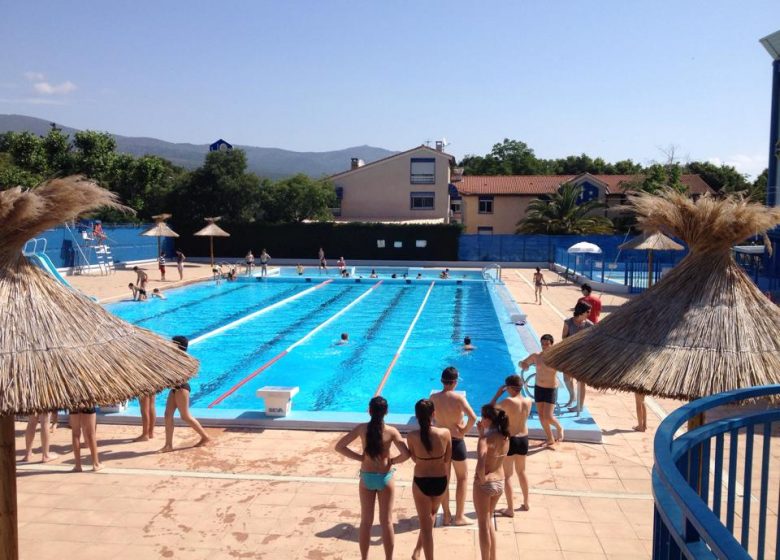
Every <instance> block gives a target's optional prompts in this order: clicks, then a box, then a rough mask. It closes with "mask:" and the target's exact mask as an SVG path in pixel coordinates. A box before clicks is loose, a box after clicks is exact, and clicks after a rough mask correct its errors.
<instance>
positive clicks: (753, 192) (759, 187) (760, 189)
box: [748, 169, 769, 204]
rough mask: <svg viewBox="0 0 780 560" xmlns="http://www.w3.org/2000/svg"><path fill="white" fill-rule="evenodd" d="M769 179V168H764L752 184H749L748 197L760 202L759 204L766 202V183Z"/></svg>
mask: <svg viewBox="0 0 780 560" xmlns="http://www.w3.org/2000/svg"><path fill="white" fill-rule="evenodd" d="M768 181H769V169H764V171H762V172H761V175H759V176H758V177H756V180H755V181H753V184H752V185H750V189H749V191H748V197H749V198H750V200H752V201H753V202H760V203H761V204H766V185H767V182H768Z"/></svg>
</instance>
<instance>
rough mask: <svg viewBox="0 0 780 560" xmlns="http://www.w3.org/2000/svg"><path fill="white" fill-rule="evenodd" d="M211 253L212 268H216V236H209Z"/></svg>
mask: <svg viewBox="0 0 780 560" xmlns="http://www.w3.org/2000/svg"><path fill="white" fill-rule="evenodd" d="M209 253H210V254H211V268H214V236H213V235H209Z"/></svg>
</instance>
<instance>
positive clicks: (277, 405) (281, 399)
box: [255, 386, 300, 416]
mask: <svg viewBox="0 0 780 560" xmlns="http://www.w3.org/2000/svg"><path fill="white" fill-rule="evenodd" d="M299 391H300V387H272V386H265V387H260V388H259V389H258V390H257V392H256V393H255V394H256V395H257V396H258V397H260V398H261V399H263V400H264V401H265V414H266V416H287V415H288V414H290V411H291V410H292V399H293V397H294V396H295V395H297V394H298V392H299Z"/></svg>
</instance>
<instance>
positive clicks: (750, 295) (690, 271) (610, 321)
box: [544, 189, 780, 400]
mask: <svg viewBox="0 0 780 560" xmlns="http://www.w3.org/2000/svg"><path fill="white" fill-rule="evenodd" d="M630 203H631V204H632V206H633V207H634V210H635V212H636V214H637V216H638V220H639V224H640V227H641V228H642V229H643V230H645V231H649V232H653V231H658V230H660V229H663V230H665V231H668V232H670V233H671V234H672V235H674V236H675V237H678V238H680V239H682V240H683V241H684V242H685V243H686V244H687V245H688V247H690V250H691V252H690V253H689V254H688V255H687V256H686V257H685V258H684V259H683V260H682V261H680V263H679V264H678V265H677V266H676V267H675V268H674V269H672V270H671V271H670V272H669V273H668V274H666V275H665V276H664V277H663V278H662V279H661V280H660V281H659V282H658V284H656V285H655V286H653V287H652V288H650V289H648V290H647V291H645V292H644V293H642V294H640V295H639V296H637V297H636V298H634V299H632V300H630V301H629V302H627V303H625V304H624V305H623V306H621V307H620V308H619V309H617V310H616V311H615V312H613V313H612V314H610V315H609V316H608V317H606V318H605V319H603V320H602V321H601V322H599V324H598V325H597V326H596V327H595V328H592V329H586V330H584V331H582V332H580V333H577V334H576V335H574V336H572V337H569V338H567V339H566V340H564V341H563V342H561V343H560V344H556V345H555V346H554V347H553V348H551V349H550V350H548V351H546V352H545V354H544V359H545V362H547V363H549V364H550V365H552V366H554V367H556V368H558V369H559V370H562V371H564V372H566V373H569V374H571V375H573V376H574V377H575V378H577V379H579V380H581V381H584V382H585V383H587V384H588V385H592V386H594V387H596V388H600V389H618V390H622V391H631V392H637V393H642V394H648V395H654V396H660V397H668V398H675V399H684V400H693V399H697V398H700V397H703V396H706V395H711V394H714V393H719V392H722V391H729V390H732V389H737V388H741V387H752V386H756V385H764V384H769V383H778V382H780V339H779V338H778V337H777V333H778V332H780V308H778V307H777V306H776V305H773V304H772V303H771V302H770V301H769V300H768V299H767V298H766V297H765V296H764V295H763V294H762V293H761V291H760V290H759V289H758V288H757V287H756V286H755V285H754V284H753V282H751V280H750V279H749V278H748V277H747V275H746V274H745V272H744V271H743V270H742V268H741V267H740V266H739V265H737V264H736V263H735V262H734V259H733V258H732V255H731V246H732V245H734V244H735V243H737V242H739V241H741V240H743V239H746V238H748V237H751V236H753V235H755V233H756V232H766V231H767V230H769V229H771V228H772V227H774V226H775V225H776V224H778V223H780V208H767V207H765V206H763V205H760V204H752V203H749V202H747V201H745V200H743V199H740V198H726V199H715V198H713V197H709V196H704V197H701V198H700V199H698V200H696V201H694V200H691V199H689V198H688V197H687V196H685V195H684V194H681V193H677V192H674V191H672V190H668V189H667V190H664V191H662V193H661V195H660V196H654V195H650V194H647V193H641V194H638V195H632V196H630Z"/></svg>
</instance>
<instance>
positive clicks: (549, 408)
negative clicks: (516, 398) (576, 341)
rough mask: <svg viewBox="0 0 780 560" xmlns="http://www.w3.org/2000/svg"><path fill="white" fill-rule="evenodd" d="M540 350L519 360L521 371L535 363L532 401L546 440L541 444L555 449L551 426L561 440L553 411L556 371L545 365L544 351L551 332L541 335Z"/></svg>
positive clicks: (556, 382)
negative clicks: (534, 403)
mask: <svg viewBox="0 0 780 560" xmlns="http://www.w3.org/2000/svg"><path fill="white" fill-rule="evenodd" d="M541 342H542V351H541V352H537V353H535V354H531V355H530V356H528V357H527V358H526V359H525V360H523V361H522V362H520V367H521V368H522V369H523V371H526V370H527V369H528V366H529V365H531V364H536V386H535V387H534V402H536V409H537V410H538V411H539V421H540V422H541V423H542V428H543V429H544V433H545V436H546V437H547V440H546V441H545V442H544V443H542V444H541V445H542V446H545V445H546V446H548V447H549V448H550V449H555V441H556V440H555V438H554V437H553V433H552V427H551V425H553V426H555V429H556V430H557V431H558V441H563V428H562V427H561V425H560V424H559V423H558V420H557V419H556V418H555V415H554V414H553V412H555V403H556V401H557V397H558V372H557V371H556V370H555V368H553V367H550V366H548V365H545V363H544V357H543V356H544V351H545V350H547V349H548V348H550V347H551V346H552V345H553V343H554V342H555V339H553V336H552V335H551V334H545V335H543V336H542V340H541Z"/></svg>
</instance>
